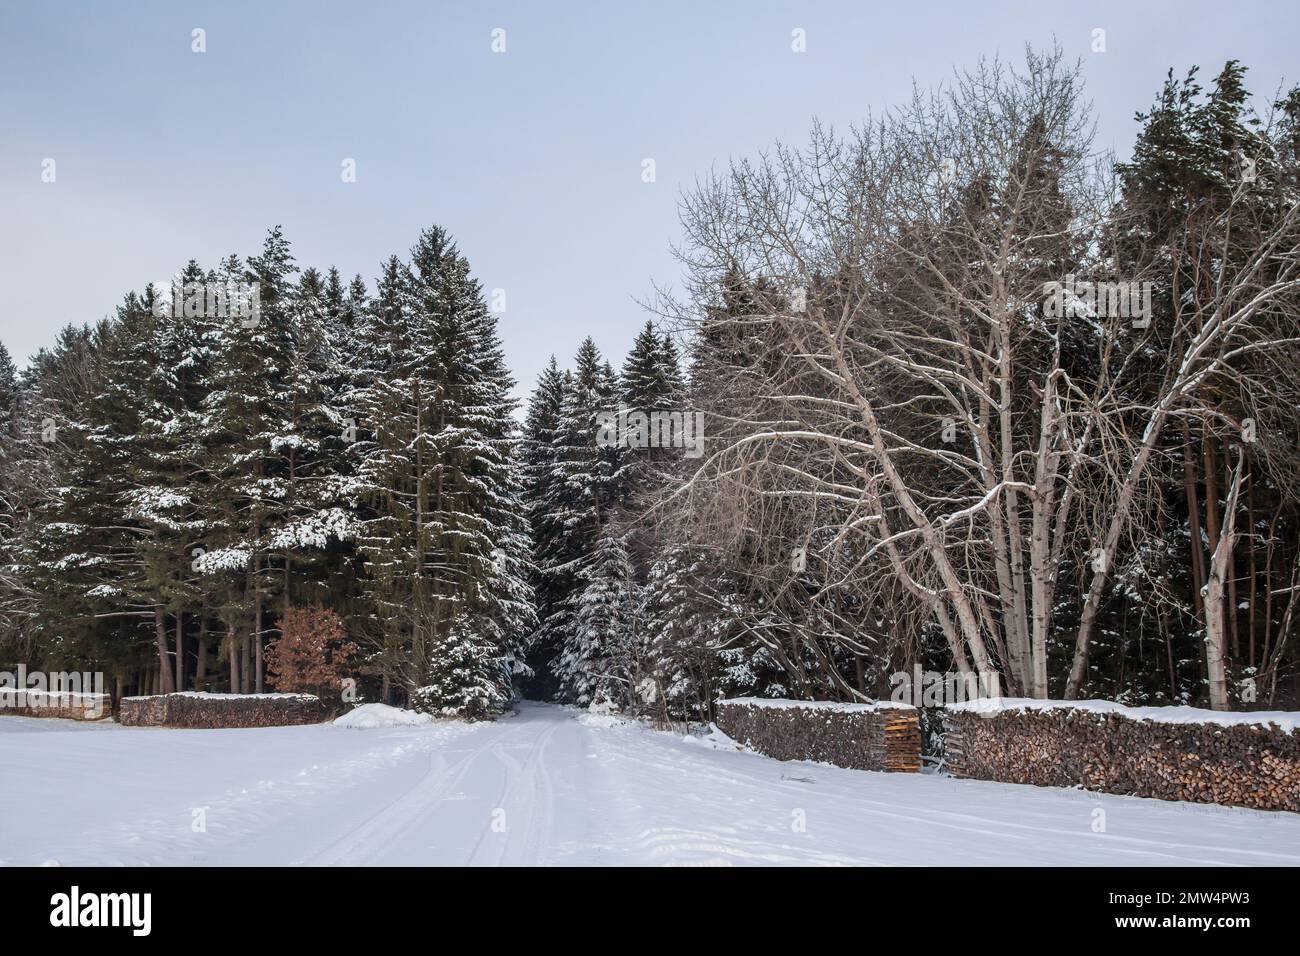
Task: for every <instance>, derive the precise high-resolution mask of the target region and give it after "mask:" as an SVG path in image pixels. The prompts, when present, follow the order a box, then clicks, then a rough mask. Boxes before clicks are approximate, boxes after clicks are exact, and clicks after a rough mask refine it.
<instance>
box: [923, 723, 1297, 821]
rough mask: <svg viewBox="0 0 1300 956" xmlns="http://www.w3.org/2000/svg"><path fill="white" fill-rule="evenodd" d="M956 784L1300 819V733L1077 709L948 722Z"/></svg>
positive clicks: (1260, 726) (949, 766)
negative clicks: (1060, 790)
mask: <svg viewBox="0 0 1300 956" xmlns="http://www.w3.org/2000/svg"><path fill="white" fill-rule="evenodd" d="M944 728H945V735H944V750H945V762H946V766H947V769H948V771H949V772H950V773H952V774H953V775H954V776H959V777H970V778H974V779H979V780H998V781H1002V782H1004V783H1027V784H1034V785H1037V786H1042V787H1082V788H1084V789H1086V790H1097V791H1102V792H1105V793H1119V794H1130V795H1133V796H1139V797H1155V798H1158V799H1161V800H1185V801H1188V802H1194V803H1218V804H1224V805H1227V806H1237V807H1254V808H1256V809H1261V810H1292V811H1300V731H1287V730H1284V729H1282V728H1279V727H1278V726H1277V725H1275V724H1274V725H1267V724H1230V725H1223V724H1218V723H1213V722H1206V723H1165V722H1161V721H1159V720H1151V719H1134V718H1132V717H1129V716H1126V715H1125V714H1124V713H1123V712H1099V711H1092V710H1087V709H1081V708H1072V707H1069V706H1062V707H1055V708H1049V709H1044V710H1016V709H1008V710H1003V711H999V712H995V713H987V712H980V711H977V710H948V711H947V712H945V714H944Z"/></svg>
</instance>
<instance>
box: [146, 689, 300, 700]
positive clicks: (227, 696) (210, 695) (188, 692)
mask: <svg viewBox="0 0 1300 956" xmlns="http://www.w3.org/2000/svg"><path fill="white" fill-rule="evenodd" d="M152 697H204V698H212V699H213V700H237V699H243V698H249V697H261V698H273V697H292V698H294V699H295V700H319V699H320V698H318V697H317V696H316V695H315V694H213V693H210V692H208V691H201V690H181V691H172V692H171V693H170V694H152V695H150V696H148V697H123V698H122V699H123V700H150V699H151V698H152Z"/></svg>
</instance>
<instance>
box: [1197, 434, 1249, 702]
mask: <svg viewBox="0 0 1300 956" xmlns="http://www.w3.org/2000/svg"><path fill="white" fill-rule="evenodd" d="M1240 491H1241V461H1240V460H1238V462H1237V468H1236V470H1235V471H1234V472H1233V474H1232V486H1231V488H1230V489H1229V491H1228V501H1227V504H1226V505H1225V507H1224V514H1225V517H1224V521H1223V526H1222V527H1221V528H1217V527H1216V528H1215V531H1216V532H1217V537H1218V539H1219V540H1218V542H1217V544H1216V545H1215V548H1214V553H1213V555H1212V556H1211V558H1210V580H1209V581H1208V582H1207V584H1206V590H1205V669H1206V672H1207V674H1208V677H1209V689H1210V708H1211V709H1212V710H1227V709H1228V708H1229V702H1228V681H1227V669H1226V667H1225V665H1224V656H1225V655H1224V651H1225V647H1226V640H1225V637H1226V635H1225V628H1224V621H1225V615H1224V599H1225V598H1226V596H1227V593H1228V587H1227V583H1228V577H1229V575H1231V573H1232V546H1233V543H1234V540H1235V539H1236V519H1237V496H1238V494H1239V493H1240ZM1206 497H1207V498H1209V495H1208V494H1207V495H1206Z"/></svg>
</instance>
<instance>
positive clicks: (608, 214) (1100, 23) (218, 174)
mask: <svg viewBox="0 0 1300 956" xmlns="http://www.w3.org/2000/svg"><path fill="white" fill-rule="evenodd" d="M1298 10H1300V5H1297V4H1295V3H1276V4H1263V3H1259V4H1252V3H1236V4H1226V3H1223V2H1215V3H1196V2H1187V0H1183V2H1168V3H1139V2H1134V0H1128V2H1120V3H1093V4H1083V3H1078V2H1073V3H1050V2H1043V0H1035V2H1027V3H1002V4H979V3H969V2H966V3H946V2H936V0H926V2H924V3H899V2H890V3H867V2H825V3H793V2H791V3H779V2H771V3H761V2H752V0H751V2H740V0H733V2H702V0H694V2H672V0H662V2H652V3H622V2H620V3H617V4H615V3H606V4H600V3H577V2H558V0H553V2H542V0H531V2H519V3H470V2H456V3H452V2H432V3H431V2H422V3H420V2H411V3H397V2H384V3H379V2H356V0H347V2H313V3H275V2H270V0H263V2H249V3H232V2H223V3H183V2H175V0H172V2H159V3H146V2H132V3H129V4H127V3H121V4H109V3H90V2H84V3H64V2H49V0H40V2H27V0H0V341H3V342H4V343H5V344H6V345H7V346H8V347H9V350H10V351H11V352H12V353H13V354H14V357H15V359H16V360H18V361H19V363H20V364H21V363H22V362H23V361H24V360H25V358H26V357H27V356H28V355H30V354H31V353H32V352H33V351H35V350H36V349H37V348H38V347H40V346H41V345H46V344H49V343H50V342H51V340H52V338H53V336H54V334H55V332H56V331H57V329H58V328H59V327H61V326H63V325H64V324H66V323H68V322H76V323H81V322H85V321H93V320H95V319H98V318H100V317H102V316H103V315H105V314H108V313H109V312H111V310H112V309H113V307H114V306H115V305H116V304H117V303H118V302H119V301H120V300H121V297H122V295H123V294H124V293H125V292H127V291H128V290H129V289H132V288H136V289H139V288H142V287H143V286H144V285H145V284H146V283H148V282H149V281H151V280H154V279H158V278H161V277H164V276H167V275H170V274H171V273H173V272H174V271H176V270H177V269H179V268H180V267H181V266H182V265H183V264H184V262H185V261H186V260H187V259H189V258H190V257H194V258H196V259H198V260H199V262H200V264H201V265H204V266H209V265H212V264H214V263H215V262H216V261H217V259H218V258H219V257H220V256H222V255H224V254H227V253H230V252H237V253H239V254H241V255H246V254H249V253H252V252H255V251H256V250H257V249H258V248H259V246H260V244H261V241H262V237H263V235H264V233H265V231H266V228H267V227H268V226H270V225H273V224H275V223H280V224H282V225H283V226H284V230H285V234H286V235H287V237H288V238H289V239H290V241H291V242H292V243H293V247H294V251H295V254H296V256H297V259H298V262H299V264H300V265H315V266H317V267H319V268H321V269H324V268H327V267H328V266H330V265H331V264H333V265H337V266H338V267H339V268H340V269H341V270H342V271H343V272H344V274H345V275H346V276H351V275H353V274H355V273H358V272H360V273H361V274H362V275H363V276H365V277H366V279H367V281H368V282H369V283H370V284H371V285H372V287H373V278H374V276H375V274H376V273H377V271H378V265H379V263H380V261H381V260H382V259H383V258H385V257H387V256H388V255H389V254H391V253H398V254H401V255H403V256H405V254H406V252H407V250H409V248H410V246H411V244H412V243H413V242H414V240H415V238H416V236H417V234H418V233H419V231H420V229H421V228H423V227H424V226H427V225H429V224H431V223H439V224H441V225H443V226H445V227H446V228H448V229H449V230H450V231H451V232H452V233H453V234H454V235H455V236H456V238H457V240H458V242H459V244H460V247H461V250H462V252H464V253H465V255H467V256H468V257H469V260H470V263H471V265H472V267H473V270H474V272H475V274H476V275H477V276H478V277H479V279H480V280H481V281H482V283H483V285H484V287H485V288H487V289H493V288H502V289H504V290H505V291H506V312H505V314H504V315H503V317H502V321H501V333H502V336H503V338H504V341H505V347H506V354H507V357H508V359H509V360H510V363H511V366H512V368H513V369H514V370H515V373H516V377H517V378H518V379H519V380H520V391H521V392H526V391H527V390H528V389H530V388H531V387H532V384H533V380H534V379H535V377H536V374H537V372H538V370H539V369H540V368H541V366H542V364H543V363H544V362H545V361H546V358H547V356H548V355H549V354H550V353H552V352H555V353H556V354H557V355H558V356H559V357H560V358H561V361H562V362H564V361H567V360H568V359H569V357H570V356H571V355H572V353H573V351H574V350H575V348H576V347H577V344H578V342H579V340H580V339H581V338H582V336H583V335H584V334H587V333H591V334H593V335H594V336H595V338H596V340H597V344H599V345H600V347H601V348H602V350H604V351H605V352H606V354H608V355H610V356H611V357H613V358H614V360H615V361H616V362H618V361H621V359H622V355H623V352H624V351H625V350H626V348H627V346H628V345H629V344H630V342H631V339H632V336H633V334H634V333H635V330H636V327H637V326H639V325H640V324H641V323H643V322H644V321H645V318H646V314H645V313H644V312H643V311H642V310H641V308H640V307H639V306H638V305H637V303H636V300H637V299H643V298H645V297H647V296H648V295H649V293H650V292H651V290H652V286H653V284H654V283H655V282H658V283H660V284H665V285H672V284H673V283H674V281H675V278H676V274H677V270H676V266H675V263H674V260H673V258H672V256H671V253H670V249H669V246H670V243H672V242H673V241H674V240H675V239H676V238H677V235H678V230H677V198H678V195H679V191H680V189H681V188H682V187H683V186H689V185H690V183H691V182H692V181H693V179H694V177H695V176H696V175H697V174H699V173H701V172H704V171H707V170H708V168H709V167H710V166H711V165H715V164H716V165H721V164H725V163H726V161H727V160H728V158H730V157H739V156H743V155H746V154H752V153H754V152H755V151H756V150H758V149H761V148H763V147H764V146H766V145H769V144H770V143H771V142H772V141H773V140H775V139H785V140H792V141H802V140H803V138H804V137H805V135H806V132H807V130H808V127H809V123H810V121H811V119H812V118H813V116H814V115H816V116H820V117H821V118H822V119H823V120H825V121H828V122H831V123H833V124H835V125H846V124H848V123H851V122H856V121H858V120H859V119H861V118H862V117H863V116H864V115H865V114H866V112H867V111H868V110H869V109H875V110H880V109H882V108H888V107H889V106H890V105H892V104H897V103H900V102H901V101H903V100H904V99H905V98H906V97H907V96H908V94H909V90H910V88H911V84H912V82H913V80H914V79H915V81H916V82H917V83H919V84H921V85H922V86H931V85H934V84H937V83H941V82H943V81H945V80H946V79H947V78H948V77H949V76H950V74H951V70H952V67H953V66H954V65H966V64H972V63H974V62H975V61H976V60H977V59H978V58H979V57H980V56H981V55H993V54H998V53H1001V54H1002V55H1004V56H1007V57H1011V58H1016V59H1017V60H1018V59H1019V58H1020V57H1021V55H1022V51H1023V47H1024V44H1025V43H1026V42H1030V43H1033V44H1035V45H1044V46H1045V45H1048V44H1050V43H1051V41H1052V38H1053V37H1056V39H1057V40H1058V41H1059V42H1060V44H1061V45H1062V47H1063V48H1064V49H1065V51H1066V52H1067V53H1068V54H1070V55H1072V56H1073V55H1077V56H1079V57H1080V58H1082V59H1083V63H1084V69H1085V76H1086V79H1087V85H1088V93H1089V95H1090V97H1091V99H1092V100H1093V102H1094V104H1095V106H1096V109H1097V112H1098V120H1099V138H1098V146H1099V147H1101V148H1109V147H1113V148H1115V149H1116V150H1117V151H1119V152H1121V153H1124V152H1126V151H1127V150H1128V149H1129V146H1130V144H1131V141H1132V137H1133V133H1134V129H1135V126H1134V123H1133V114H1134V112H1135V111H1136V110H1139V109H1143V108H1145V107H1147V106H1148V105H1149V104H1150V103H1151V102H1152V100H1153V99H1154V97H1155V94H1156V92H1157V90H1158V89H1159V86H1160V83H1161V81H1162V78H1163V76H1164V74H1165V72H1166V70H1168V69H1169V68H1170V67H1174V68H1175V70H1176V71H1177V72H1178V73H1182V72H1183V71H1185V70H1186V69H1187V68H1188V67H1189V66H1191V65H1193V64H1200V65H1201V67H1202V72H1203V74H1205V75H1206V79H1207V80H1208V79H1210V78H1212V77H1213V76H1214V74H1215V73H1216V72H1217V70H1218V68H1219V67H1220V66H1222V64H1223V62H1224V60H1226V59H1228V58H1230V57H1235V58H1238V59H1240V60H1242V61H1243V62H1244V63H1245V64H1246V65H1247V66H1249V67H1250V71H1251V72H1250V74H1249V75H1248V79H1249V81H1250V83H1251V87H1252V89H1254V90H1255V91H1256V92H1257V93H1264V94H1271V93H1272V92H1273V90H1274V88H1275V87H1276V86H1277V84H1278V83H1279V82H1280V81H1281V80H1283V79H1284V78H1286V79H1290V80H1291V81H1292V82H1295V81H1296V80H1300V76H1296V75H1294V74H1295V72H1296V64H1297V57H1296V55H1295V44H1296V41H1297V40H1298V39H1300V30H1298V29H1297V26H1298V24H1300V13H1298V12H1297V11H1298ZM195 28H202V29H203V30H204V31H205V32H206V46H207V51H206V52H205V53H195V52H192V49H191V47H192V42H193V41H192V31H193V30H194V29H195ZM498 28H500V29H503V30H504V31H505V47H506V48H505V52H504V53H494V52H493V50H492V43H493V31H494V30H495V29H498ZM1097 28H1101V29H1104V30H1105V31H1106V37H1105V40H1106V50H1105V52H1104V53H1094V52H1092V49H1091V47H1092V44H1093V30H1094V29H1097ZM795 29H801V30H803V31H805V35H806V47H807V49H806V52H804V53H795V52H793V51H792V49H791V33H792V31H793V30H795ZM1288 70H1290V71H1292V75H1290V76H1289V77H1288V76H1287V71H1288ZM646 158H653V159H654V161H655V164H656V173H657V181H656V182H654V183H652V184H648V183H645V182H643V181H642V175H641V173H642V161H643V160H644V159H646ZM46 159H54V160H55V164H56V165H55V172H56V180H55V182H54V183H44V182H42V175H41V174H42V163H43V161H44V160H46ZM345 159H353V160H355V162H356V182H354V183H345V182H343V181H342V177H341V171H342V163H343V161H344V160H345Z"/></svg>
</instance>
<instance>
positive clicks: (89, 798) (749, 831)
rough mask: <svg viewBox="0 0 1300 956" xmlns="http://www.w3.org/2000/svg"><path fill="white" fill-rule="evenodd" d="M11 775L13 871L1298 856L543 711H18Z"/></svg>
mask: <svg viewBox="0 0 1300 956" xmlns="http://www.w3.org/2000/svg"><path fill="white" fill-rule="evenodd" d="M580 716H581V717H582V718H583V719H581V720H580V719H578V718H579V717H580ZM0 766H4V767H7V768H12V771H13V772H6V773H3V774H0V861H3V862H4V863H6V864H10V865H27V864H41V863H44V862H46V861H50V860H52V861H57V862H58V863H60V864H63V865H65V866H66V865H114V864H128V865H142V864H155V865H161V864H170V865H201V864H202V865H273V864H298V865H310V864H317V865H330V864H332V865H339V864H344V865H347V864H382V865H404V864H406V865H434V864H440V865H449V864H477V865H484V864H551V865H565V864H571V865H584V864H593V865H595V864H611V865H644V864H650V865H660V864H661V865H734V864H739V865H760V864H761V865H777V864H791V865H807V864H820V865H891V864H904V865H919V864H929V865H936V864H942V865H961V864H979V865H985V866H987V865H1011V864H1018V865H1027V866H1054V865H1064V864H1073V865H1088V866H1133V865H1151V864H1155V865H1206V864H1221V865H1251V866H1258V865H1287V866H1296V865H1300V814H1292V813H1267V812H1263V811H1257V810H1244V809H1234V808H1227V807H1215V806H1206V805H1198V804H1183V803H1170V802H1165V801H1159V800H1145V799H1140V798H1136V797H1121V796H1112V795H1107V794H1093V793H1087V792H1084V791H1079V790H1059V789H1047V788H1037V787H1023V786H1015V785H1012V784H1001V783H990V782H985V781H978V780H955V779H950V778H947V777H942V776H938V775H933V774H884V773H866V772H862V771H856V770H845V769H841V768H837V767H828V766H824V765H821V764H812V763H799V762H790V763H782V762H780V761H776V760H772V759H770V758H768V757H763V756H761V755H758V754H752V753H745V752H741V751H740V750H738V749H737V748H736V747H735V745H734V743H732V742H731V741H728V740H727V738H725V737H724V736H723V735H721V734H719V733H717V732H716V731H714V732H713V733H712V734H711V735H709V736H708V737H707V738H703V739H701V738H695V737H692V738H689V740H686V739H683V738H682V737H681V736H680V735H678V734H671V733H666V732H659V731H655V730H651V729H649V728H647V727H645V726H644V725H641V724H638V723H635V722H631V721H623V722H619V721H617V720H615V719H613V718H612V715H600V714H590V713H586V712H578V711H575V710H571V709H566V708H560V707H553V706H547V705H538V704H528V705H524V706H523V707H522V708H521V710H520V712H519V713H518V714H517V715H514V716H509V717H506V718H503V719H501V720H499V721H496V722H481V723H474V724H469V723H462V722H458V721H435V722H433V723H429V724H424V725H421V726H418V727H387V728H376V729H373V730H370V731H367V732H365V733H343V732H340V731H339V730H338V729H336V728H335V727H333V726H331V725H328V724H322V725H307V726H298V727H268V728H257V729H230V730H225V729H222V730H179V729H170V728H150V729H148V730H141V729H137V728H129V727H120V726H117V725H112V724H104V723H99V724H79V723H75V722H72V721H61V720H49V719H40V720H38V719H27V718H22V717H0ZM20 768H29V771H30V772H24V771H22V770H21V769H20ZM1098 809H1100V810H1103V811H1104V816H1101V817H1100V818H1099V816H1098V815H1097V813H1096V811H1097V810H1098ZM200 819H201V820H202V825H201V826H200V825H199V822H198V821H199V820H200ZM1098 819H1103V820H1104V822H1105V832H1094V827H1095V826H1096V825H1097V821H1098Z"/></svg>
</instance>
